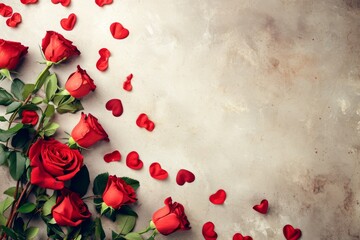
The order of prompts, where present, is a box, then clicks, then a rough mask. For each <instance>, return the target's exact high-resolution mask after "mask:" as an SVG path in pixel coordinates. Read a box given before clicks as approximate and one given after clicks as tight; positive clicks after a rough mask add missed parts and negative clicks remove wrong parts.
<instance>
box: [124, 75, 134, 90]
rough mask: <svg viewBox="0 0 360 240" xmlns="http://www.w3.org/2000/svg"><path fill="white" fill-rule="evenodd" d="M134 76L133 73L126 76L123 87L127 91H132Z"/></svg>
mask: <svg viewBox="0 0 360 240" xmlns="http://www.w3.org/2000/svg"><path fill="white" fill-rule="evenodd" d="M132 78H133V75H132V73H131V74H130V75H129V76H127V77H126V81H125V82H124V84H123V89H124V90H125V91H128V92H130V91H131V90H132V85H131V80H132Z"/></svg>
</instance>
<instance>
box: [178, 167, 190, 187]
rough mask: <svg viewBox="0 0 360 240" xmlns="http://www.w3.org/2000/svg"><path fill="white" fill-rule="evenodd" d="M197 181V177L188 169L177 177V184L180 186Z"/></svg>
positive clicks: (182, 170) (180, 172)
mask: <svg viewBox="0 0 360 240" xmlns="http://www.w3.org/2000/svg"><path fill="white" fill-rule="evenodd" d="M193 181H195V175H194V174H193V173H192V172H190V171H189V170H186V169H180V170H179V171H178V173H177V175H176V183H177V184H178V185H180V186H182V185H184V184H185V183H186V182H187V183H192V182H193Z"/></svg>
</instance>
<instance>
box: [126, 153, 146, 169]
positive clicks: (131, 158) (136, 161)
mask: <svg viewBox="0 0 360 240" xmlns="http://www.w3.org/2000/svg"><path fill="white" fill-rule="evenodd" d="M143 165H144V164H143V162H142V161H141V160H140V158H139V154H138V153H137V152H135V151H132V152H130V153H129V154H128V155H127V157H126V166H128V167H129V168H131V169H134V170H139V169H141V168H142V167H143Z"/></svg>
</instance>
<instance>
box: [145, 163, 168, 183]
mask: <svg viewBox="0 0 360 240" xmlns="http://www.w3.org/2000/svg"><path fill="white" fill-rule="evenodd" d="M149 172H150V176H151V177H153V178H155V179H157V180H165V179H166V178H167V177H168V176H169V174H168V172H167V171H166V170H164V169H162V168H161V166H160V164H159V163H157V162H154V163H152V164H151V165H150V167H149Z"/></svg>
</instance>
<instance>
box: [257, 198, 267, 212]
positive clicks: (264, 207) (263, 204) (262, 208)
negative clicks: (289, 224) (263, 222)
mask: <svg viewBox="0 0 360 240" xmlns="http://www.w3.org/2000/svg"><path fill="white" fill-rule="evenodd" d="M268 208H269V202H268V200H266V199H264V200H262V201H261V203H260V204H258V205H255V206H253V209H254V210H255V211H257V212H259V213H262V214H266V213H267V212H268Z"/></svg>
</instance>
